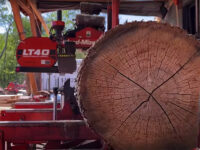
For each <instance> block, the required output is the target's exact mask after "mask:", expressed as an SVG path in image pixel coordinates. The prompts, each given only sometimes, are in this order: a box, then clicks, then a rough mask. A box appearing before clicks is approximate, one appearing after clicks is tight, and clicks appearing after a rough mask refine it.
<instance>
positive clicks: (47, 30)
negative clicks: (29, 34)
mask: <svg viewBox="0 0 200 150" xmlns="http://www.w3.org/2000/svg"><path fill="white" fill-rule="evenodd" d="M28 3H29V5H30V6H31V8H32V10H33V12H34V13H35V15H36V16H37V18H38V19H39V21H40V22H41V23H42V26H43V28H44V30H45V32H46V34H47V35H48V36H49V28H48V26H47V24H46V23H45V21H44V19H43V18H42V15H41V13H40V12H39V10H38V9H37V7H36V4H35V3H34V2H33V1H32V0H28Z"/></svg>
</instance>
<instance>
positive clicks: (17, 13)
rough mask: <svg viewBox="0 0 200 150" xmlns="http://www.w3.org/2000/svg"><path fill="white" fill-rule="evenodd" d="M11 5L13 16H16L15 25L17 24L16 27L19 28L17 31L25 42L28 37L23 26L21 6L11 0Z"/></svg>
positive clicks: (14, 0)
mask: <svg viewBox="0 0 200 150" xmlns="http://www.w3.org/2000/svg"><path fill="white" fill-rule="evenodd" d="M10 4H11V7H12V11H13V16H14V20H15V23H16V26H17V30H18V33H19V37H20V40H24V39H25V38H26V35H25V32H24V27H23V24H22V19H21V15H20V9H19V5H18V4H17V3H16V0H10Z"/></svg>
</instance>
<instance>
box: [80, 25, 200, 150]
mask: <svg viewBox="0 0 200 150" xmlns="http://www.w3.org/2000/svg"><path fill="white" fill-rule="evenodd" d="M199 50H200V45H199V42H198V41H197V40H195V39H194V38H193V37H191V36H189V35H187V33H186V32H185V31H183V30H181V29H179V28H177V27H170V26H169V25H167V24H158V23H154V22H149V23H143V22H134V23H130V24H126V25H123V26H119V27H117V28H115V29H113V30H111V31H109V32H108V33H106V34H105V36H104V37H103V38H102V39H101V40H100V41H98V42H97V43H96V44H95V46H94V47H92V48H91V49H90V50H89V53H88V56H87V57H86V59H85V60H84V62H83V64H82V67H81V69H80V72H79V76H78V86H77V87H78V88H77V96H78V100H79V102H80V107H81V110H82V113H83V115H84V116H85V118H86V119H87V122H88V124H89V126H90V127H91V128H92V129H94V131H95V132H97V133H98V134H100V135H101V136H102V137H103V138H104V139H105V140H106V141H107V142H109V143H110V144H111V145H112V146H113V147H114V149H116V150H191V149H192V148H194V147H196V144H197V136H198V113H199V90H200V56H199Z"/></svg>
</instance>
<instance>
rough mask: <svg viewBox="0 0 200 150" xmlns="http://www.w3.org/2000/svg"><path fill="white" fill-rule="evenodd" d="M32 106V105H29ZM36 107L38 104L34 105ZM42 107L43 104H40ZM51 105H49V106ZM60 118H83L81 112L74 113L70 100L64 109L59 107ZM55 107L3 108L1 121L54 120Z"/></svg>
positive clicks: (0, 116) (0, 113) (0, 115)
mask: <svg viewBox="0 0 200 150" xmlns="http://www.w3.org/2000/svg"><path fill="white" fill-rule="evenodd" d="M29 107H31V105H29ZM34 107H36V105H35V106H34ZM39 107H42V106H39ZM48 107H49V106H48ZM57 115H58V116H57V119H58V120H74V119H82V117H81V115H80V114H77V115H76V114H74V113H73V111H72V108H71V106H70V104H69V103H68V102H66V103H65V105H64V107H63V109H58V112H57ZM52 118H53V109H51V108H50V109H49V108H47V107H46V108H45V107H43V108H42V109H28V108H26V109H11V110H2V111H1V112H0V121H22V120H23V121H35V120H52Z"/></svg>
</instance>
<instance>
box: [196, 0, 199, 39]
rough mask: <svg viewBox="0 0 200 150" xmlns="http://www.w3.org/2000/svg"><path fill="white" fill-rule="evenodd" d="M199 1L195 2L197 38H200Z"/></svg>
mask: <svg viewBox="0 0 200 150" xmlns="http://www.w3.org/2000/svg"><path fill="white" fill-rule="evenodd" d="M199 13H200V11H199V0H195V17H196V36H197V37H199V32H200V30H199V20H200V19H199Z"/></svg>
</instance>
